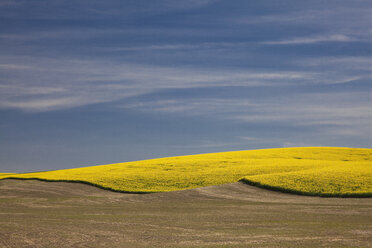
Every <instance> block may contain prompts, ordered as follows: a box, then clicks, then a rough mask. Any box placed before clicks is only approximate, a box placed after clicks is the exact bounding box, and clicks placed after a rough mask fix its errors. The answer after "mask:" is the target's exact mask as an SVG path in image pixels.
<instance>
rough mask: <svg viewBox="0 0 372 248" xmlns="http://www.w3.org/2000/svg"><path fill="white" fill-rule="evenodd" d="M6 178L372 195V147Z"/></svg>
mask: <svg viewBox="0 0 372 248" xmlns="http://www.w3.org/2000/svg"><path fill="white" fill-rule="evenodd" d="M4 178H22V179H27V178H28V179H29V178H37V179H41V180H52V181H55V180H56V181H80V182H85V183H89V184H92V185H96V186H99V187H102V188H106V189H111V190H117V191H123V192H162V191H173V190H181V189H190V188H197V187H203V186H210V185H218V184H224V183H231V182H237V181H239V180H242V181H244V182H246V183H249V184H253V185H257V186H261V187H266V188H270V189H276V190H281V191H286V192H293V193H301V194H307V195H320V196H372V149H359V148H331V147H308V148H278V149H264V150H251V151H237V152H223V153H210V154H201V155H190V156H180V157H169V158H159V159H151V160H144V161H136V162H127V163H118V164H110V165H101V166H92V167H85V168H76V169H67V170H57V171H48V172H38V173H25V174H11V175H9V174H2V173H0V179H4Z"/></svg>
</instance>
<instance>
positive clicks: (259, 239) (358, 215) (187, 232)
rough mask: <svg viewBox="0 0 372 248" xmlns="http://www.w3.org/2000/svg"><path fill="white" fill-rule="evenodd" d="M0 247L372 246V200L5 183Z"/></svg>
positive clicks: (214, 189)
mask: <svg viewBox="0 0 372 248" xmlns="http://www.w3.org/2000/svg"><path fill="white" fill-rule="evenodd" d="M0 215H1V218H0V247H4V248H13V247H19V248H22V247H36V248H38V247H48V248H49V247H59V248H64V247H66V248H67V247H68V248H70V247H110V248H114V247H126V248H131V247H175V248H186V247H209V248H210V247H216V248H217V247H218V248H222V247H223V248H229V247H234V248H235V247H244V248H247V247H278V248H281V247H283V248H284V247H298V248H301V247H337V248H339V247H371V246H372V231H371V230H372V222H371V220H372V199H371V198H357V199H355V198H353V199H351V198H321V197H311V196H298V195H293V194H285V193H280V192H274V191H269V190H265V189H260V188H257V187H253V186H249V185H246V184H243V183H232V184H226V185H219V186H211V187H205V188H197V189H192V190H184V191H174V192H165V193H156V194H123V193H115V192H110V191H107V190H102V189H99V188H97V187H92V186H89V185H84V184H79V183H65V182H40V181H35V180H27V181H24V180H8V179H7V180H3V181H0Z"/></svg>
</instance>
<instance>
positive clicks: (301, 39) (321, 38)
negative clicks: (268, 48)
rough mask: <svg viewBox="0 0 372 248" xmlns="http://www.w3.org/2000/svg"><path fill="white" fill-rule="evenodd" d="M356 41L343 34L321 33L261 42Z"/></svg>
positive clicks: (280, 43) (277, 43) (311, 42)
mask: <svg viewBox="0 0 372 248" xmlns="http://www.w3.org/2000/svg"><path fill="white" fill-rule="evenodd" d="M351 41H357V39H355V38H352V37H349V36H347V35H343V34H335V35H321V36H314V37H297V38H292V39H287V40H278V41H265V42H263V44H266V45H296V44H314V43H321V42H351Z"/></svg>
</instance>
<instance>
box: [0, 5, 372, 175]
mask: <svg viewBox="0 0 372 248" xmlns="http://www.w3.org/2000/svg"><path fill="white" fill-rule="evenodd" d="M371 16H372V2H371V1H359V0H350V1H347V0H345V1H335V0H334V1H332V0H330V1H324V0H322V1H317V0H313V1H298V0H293V1H287V0H285V1H274V0H270V1H267V0H261V1H245V0H235V1H218V0H183V1H174V0H157V1H150V0H148V1H145V0H143V1H138V0H131V1H129V0H125V1H119V0H114V1H94V0H89V1H88V0H76V1H62V0H51V1H41V0H33V1H24V0H3V1H1V2H0V51H1V52H0V172H26V171H38V170H50V169H62V168H73V167H81V166H89V165H97V164H107V163H115V162H124V161H132V160H141V159H148V158H155V157H164V156H176V155H187V154H197V153H207V152H222V151H229V150H246V149H261V148H271V147H291V146H347V147H369V148H371V147H372V129H371V116H372V114H371V111H372V110H371V109H372V106H371V105H372V101H371V95H372V93H371V92H372V91H371V85H372V84H371V68H372V59H371V53H372V46H371V38H372V25H371V24H372V18H371Z"/></svg>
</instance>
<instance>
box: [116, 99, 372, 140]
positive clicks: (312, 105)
mask: <svg viewBox="0 0 372 248" xmlns="http://www.w3.org/2000/svg"><path fill="white" fill-rule="evenodd" d="M122 107H125V108H135V109H137V110H142V111H151V112H153V111H159V112H166V113H172V114H181V115H191V116H200V117H209V118H215V119H221V120H224V121H226V120H230V121H234V122H241V123H256V124H260V123H261V124H270V125H278V124H279V125H286V126H292V127H311V128H314V129H319V130H323V131H324V130H331V129H333V131H332V132H330V134H331V133H332V134H340V135H350V134H353V135H354V136H355V135H357V136H360V137H363V136H365V135H369V131H368V128H369V127H370V119H371V118H372V112H371V105H370V102H369V93H368V92H347V93H346V92H332V93H331V92H330V93H301V94H297V95H294V96H287V95H285V94H284V95H282V96H281V97H272V98H265V99H262V98H255V97H251V98H236V99H216V98H204V99H172V100H157V101H147V102H141V103H137V104H136V103H133V104H125V105H124V106H122ZM243 139H246V140H252V137H248V138H244V137H243Z"/></svg>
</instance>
